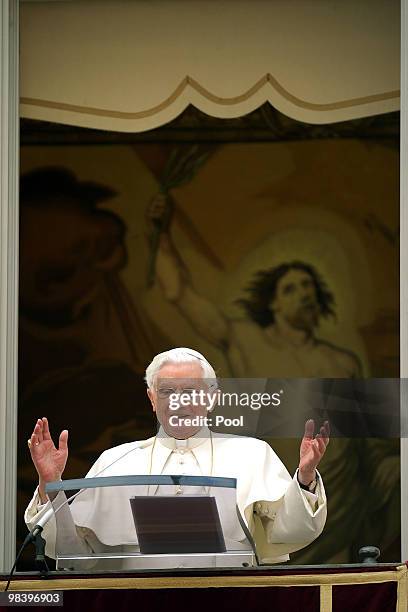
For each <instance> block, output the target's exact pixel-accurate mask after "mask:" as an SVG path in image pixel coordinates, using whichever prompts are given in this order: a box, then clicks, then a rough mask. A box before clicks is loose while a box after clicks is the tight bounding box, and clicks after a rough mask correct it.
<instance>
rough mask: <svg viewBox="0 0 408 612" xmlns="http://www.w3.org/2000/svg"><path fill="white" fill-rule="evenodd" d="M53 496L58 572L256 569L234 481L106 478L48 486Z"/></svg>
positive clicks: (190, 477)
mask: <svg viewBox="0 0 408 612" xmlns="http://www.w3.org/2000/svg"><path fill="white" fill-rule="evenodd" d="M46 491H47V493H48V495H49V497H50V499H51V503H52V507H53V510H54V514H53V516H52V517H51V519H50V520H51V521H53V522H54V526H55V530H54V529H49V530H48V532H47V533H53V534H54V535H55V553H56V562H57V569H66V570H69V569H72V570H87V571H88V570H128V569H160V568H167V569H168V568H178V567H188V568H194V567H242V566H245V567H248V566H252V565H255V564H256V552H255V547H254V542H253V540H252V537H251V534H250V533H249V531H248V528H247V526H246V524H245V522H244V520H243V517H242V516H241V514H240V511H239V509H238V506H237V500H236V479H234V478H220V477H212V476H211V477H207V476H169V475H166V476H164V475H162V476H105V477H99V478H82V479H77V480H65V481H59V482H53V483H49V484H48V485H47V487H46ZM47 537H51V536H50V535H47Z"/></svg>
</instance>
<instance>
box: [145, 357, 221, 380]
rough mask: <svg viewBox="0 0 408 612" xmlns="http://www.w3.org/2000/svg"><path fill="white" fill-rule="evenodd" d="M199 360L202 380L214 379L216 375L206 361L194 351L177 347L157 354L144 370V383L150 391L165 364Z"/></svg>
mask: <svg viewBox="0 0 408 612" xmlns="http://www.w3.org/2000/svg"><path fill="white" fill-rule="evenodd" d="M197 359H198V360H199V363H200V366H201V369H202V371H203V378H210V379H212V380H215V379H216V374H215V371H214V368H213V367H212V365H211V364H210V363H209V362H208V361H207V359H206V358H205V357H204V355H202V354H201V353H199V352H198V351H195V350H194V349H190V348H185V347H179V348H174V349H170V350H169V351H164V353H159V354H158V355H156V356H155V357H154V358H153V361H152V362H151V363H150V365H149V366H148V367H147V368H146V375H145V381H146V383H147V386H148V387H149V389H151V388H152V387H153V385H154V383H155V379H156V376H157V374H158V373H159V371H160V369H161V367H162V366H163V365H164V364H165V363H192V362H193V363H194V362H196V361H197Z"/></svg>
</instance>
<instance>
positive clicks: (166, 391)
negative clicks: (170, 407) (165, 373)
mask: <svg viewBox="0 0 408 612" xmlns="http://www.w3.org/2000/svg"><path fill="white" fill-rule="evenodd" d="M199 391H200V389H172V388H170V387H162V388H160V389H157V395H158V396H159V397H161V398H162V399H168V398H169V397H170V396H171V395H174V394H176V395H183V396H184V397H193V396H194V394H196V393H199Z"/></svg>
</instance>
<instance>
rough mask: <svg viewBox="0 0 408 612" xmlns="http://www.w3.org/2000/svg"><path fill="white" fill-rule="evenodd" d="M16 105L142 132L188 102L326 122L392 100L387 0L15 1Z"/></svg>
mask: <svg viewBox="0 0 408 612" xmlns="http://www.w3.org/2000/svg"><path fill="white" fill-rule="evenodd" d="M20 32H21V34H20V37H21V67H22V68H21V84H20V93H21V115H22V116H23V117H27V118H32V119H42V120H46V121H55V122H59V123H65V124H71V125H79V126H84V127H92V128H99V129H106V130H116V131H128V132H142V131H144V130H148V129H152V128H155V127H158V126H160V125H163V124H165V123H168V122H169V121H171V120H172V119H174V118H175V117H176V116H177V115H178V114H180V113H181V112H182V111H183V110H184V109H185V108H186V106H187V105H188V104H193V105H194V106H196V107H197V108H199V109H200V110H202V111H203V112H205V113H207V114H209V115H213V116H217V117H226V118H230V117H238V116H242V115H244V114H246V113H248V112H250V111H252V110H254V109H255V108H257V107H258V106H260V105H261V104H263V103H264V102H265V101H269V102H270V103H271V104H273V106H275V107H276V108H277V109H278V110H280V111H281V112H282V113H284V114H286V115H289V116H291V117H293V118H295V119H298V120H300V121H305V122H310V123H331V122H336V121H343V120H347V119H351V118H356V117H363V116H368V115H374V114H379V113H385V112H389V111H394V110H398V109H399V79H400V67H399V58H400V2H399V1H397V0H366V1H364V2H355V0H313V1H311V0H305V1H303V0H302V2H287V0H274V1H273V2H270V1H267V0H216V1H214V0H188V1H187V0H150V1H146V0H136V1H126V0H105V1H97V0H94V1H92V2H90V1H72V2H23V3H22V5H21V29H20Z"/></svg>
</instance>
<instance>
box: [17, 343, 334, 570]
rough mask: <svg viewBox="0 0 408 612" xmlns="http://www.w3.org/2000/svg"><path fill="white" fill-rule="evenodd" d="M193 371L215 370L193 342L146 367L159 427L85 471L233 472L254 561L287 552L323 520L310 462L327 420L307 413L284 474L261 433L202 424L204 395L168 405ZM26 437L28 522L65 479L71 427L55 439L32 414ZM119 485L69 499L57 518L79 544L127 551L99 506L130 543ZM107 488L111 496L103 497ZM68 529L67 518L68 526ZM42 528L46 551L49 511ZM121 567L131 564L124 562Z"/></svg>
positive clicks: (50, 538)
mask: <svg viewBox="0 0 408 612" xmlns="http://www.w3.org/2000/svg"><path fill="white" fill-rule="evenodd" d="M200 380H202V383H203V385H205V384H207V382H208V380H211V381H215V380H216V375H215V372H214V369H213V368H212V366H211V365H210V364H209V362H208V361H207V360H206V359H205V357H204V356H203V355H201V354H200V353H198V352H197V351H194V350H193V349H187V348H175V349H172V350H169V351H166V352H164V353H160V354H159V355H156V357H155V358H154V359H153V361H152V363H151V364H150V365H149V367H148V368H147V370H146V382H147V394H148V396H149V399H150V401H151V404H152V408H153V410H154V412H155V413H156V416H157V419H158V422H159V424H160V428H159V431H158V434H157V435H156V436H154V437H152V438H150V439H148V440H143V441H137V442H130V443H128V444H122V445H120V446H117V447H114V448H111V449H108V450H106V451H105V452H103V453H102V455H101V456H100V457H99V459H98V460H97V461H96V463H95V464H94V465H93V466H92V468H91V469H90V471H89V472H88V474H87V477H93V476H117V475H160V474H164V475H166V474H167V475H170V474H171V475H177V474H178V475H189V476H198V475H201V476H219V477H230V478H235V479H236V481H237V489H236V494H237V505H238V508H239V510H240V512H241V515H242V517H243V518H244V521H245V523H246V526H247V527H248V529H249V531H250V533H251V534H252V536H253V538H254V541H255V544H256V548H257V553H258V558H259V560H260V561H261V562H262V563H277V562H282V561H286V560H288V559H289V553H290V552H294V551H296V550H299V549H300V548H303V547H305V546H307V545H308V544H310V543H311V542H313V540H314V539H315V538H317V537H318V536H319V535H320V533H321V532H322V530H323V527H324V524H325V521H326V516H327V500H326V495H325V491H324V487H323V482H322V478H321V476H320V474H319V473H318V471H317V466H318V464H319V462H320V461H321V459H322V457H323V455H324V453H325V450H326V447H327V444H328V442H329V426H328V423H327V422H326V423H324V425H323V426H322V427H321V428H320V430H319V432H318V433H317V435H315V434H314V429H315V424H314V422H313V421H312V420H309V421H307V422H306V425H305V434H304V437H303V440H302V442H301V445H300V459H299V467H298V469H297V470H296V473H295V475H294V477H293V478H291V476H290V475H289V473H288V471H287V470H286V468H285V466H284V465H283V463H282V462H281V461H280V459H279V458H278V456H277V455H276V454H275V453H274V451H273V450H272V448H271V447H270V446H269V445H268V444H267V443H266V442H264V441H262V440H258V439H255V438H250V437H243V436H236V435H229V434H228V435H227V434H219V433H215V432H212V431H211V430H210V429H208V428H207V427H206V426H205V425H204V426H202V425H201V424H202V422H203V420H202V419H203V418H204V417H205V416H206V414H207V409H208V407H207V406H205V405H203V403H202V402H201V403H200V402H198V403H195V404H193V403H191V402H190V405H187V406H184V407H183V408H181V409H180V411H179V412H178V413H177V414H176V413H175V411H174V406H173V408H172V407H171V406H170V402H169V395H170V393H173V392H174V391H180V390H181V391H182V392H183V391H184V390H186V389H187V391H188V390H190V391H191V385H192V381H200ZM169 381H170V382H169ZM169 385H170V387H169ZM178 397H180V396H178ZM196 416H199V417H202V418H201V419H198V422H199V424H198V425H193V426H192V425H191V422H192V421H191V420H190V421H189V420H188V419H191V418H194V417H196ZM185 423H187V424H185ZM28 446H29V448H30V453H31V457H32V460H33V463H34V465H35V468H36V470H37V472H38V476H39V484H38V487H37V489H36V491H35V493H34V496H33V498H32V500H31V502H30V503H29V505H28V507H27V509H26V512H25V521H26V524H27V526H28V528H29V529H33V528H34V526H35V525H36V524H37V523H38V521H39V520H40V519H41V517H42V516H43V515H44V513H45V512H46V511H47V510H48V509H49V508H50V504H51V502H50V500H49V498H48V496H47V494H46V492H45V486H46V484H47V483H49V482H53V481H58V480H60V479H61V478H62V475H63V472H64V469H65V465H66V462H67V459H68V430H64V431H62V432H61V434H60V436H59V444H58V447H56V446H55V445H54V443H53V440H52V438H51V435H50V430H49V425H48V421H47V418H45V417H43V418H42V419H38V421H37V423H36V425H35V427H34V431H33V433H32V435H31V438H30V439H29V440H28ZM160 488H161V487H160V486H159V487H155V488H154V489H155V490H153V491H150V494H160ZM201 489H202V487H194V490H192V489H191V488H189V490H188V493H194V494H202V493H203V492H204V491H202V490H201ZM122 490H123V489H122V487H119V488H118V489H117V490H115V495H114V496H112V492H110V493H109V488H106V489H99V490H96V489H93V490H89V491H87V494H86V495H84V496H82V495H79V496H78V498H77V499H76V500H74V502H73V503H72V504H71V505H70V506H69V507H68V506H66V508H65V517H64V521H68V522H69V521H71V533H72V537H73V538H76V539H77V541H78V546H79V547H80V548H81V550H82V551H87V552H91V553H92V552H95V553H98V552H106V551H107V550H113V551H119V550H122V551H123V550H126V546H125V547H123V546H122V547H120V546H117V545H115V544H117V541H113V540H112V539H111V538H110V536H109V535H108V534H107V533H104V532H106V530H107V527H106V525H107V522H108V521H107V520H106V509H108V512H109V513H110V514H111V516H112V519H113V520H114V521H116V523H117V525H119V526H118V527H117V529H116V536H115V537H116V539H118V538H122V541H123V542H125V543H126V542H128V543H129V542H131V541H132V537H133V540H134V529H135V528H134V523H133V521H132V516H131V513H130V512H127V513H126V515H124V514H123V508H124V507H127V508H128V506H129V498H127V500H125V499H121V494H120V491H122ZM101 492H102V493H101ZM176 493H177V494H181V495H182V494H183V487H179V488H178V490H177V491H176ZM101 495H102V497H101ZM109 495H110V498H109V499H108V497H106V496H109ZM125 495H126V493H125ZM112 497H113V498H112ZM102 506H104V509H105V512H104V518H103V520H102V519H101V518H100V514H101V513H100V509H101V507H102ZM68 508H69V510H68ZM115 513H116V514H115ZM67 516H68V518H67ZM64 528H65V525H64ZM69 530H70V529H69V526H68V528H67V532H69ZM42 535H43V537H44V538H45V540H46V553H47V555H48V556H50V557H55V554H56V548H55V547H56V523H55V517H53V518H52V519H51V520H50V521H48V522H47V523H46V524H45V526H44V531H43V534H42ZM133 550H134V549H133ZM123 567H126V568H128V567H131V565H130V566H129V565H126V563H125V564H124V565H123Z"/></svg>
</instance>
